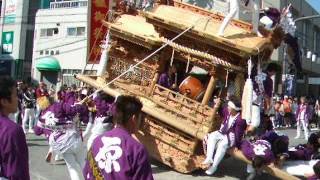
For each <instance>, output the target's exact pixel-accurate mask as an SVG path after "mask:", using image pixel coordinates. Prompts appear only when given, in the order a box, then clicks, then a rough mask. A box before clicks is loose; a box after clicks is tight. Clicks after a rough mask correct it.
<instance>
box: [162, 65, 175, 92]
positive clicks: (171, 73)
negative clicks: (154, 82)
mask: <svg viewBox="0 0 320 180" xmlns="http://www.w3.org/2000/svg"><path fill="white" fill-rule="evenodd" d="M177 75H178V74H177V68H176V67H175V66H174V65H172V66H168V67H167V70H166V71H165V72H163V73H161V74H160V77H159V80H158V84H159V85H160V86H163V87H165V88H168V89H171V90H176V88H177V83H178V82H177V81H178V80H177Z"/></svg>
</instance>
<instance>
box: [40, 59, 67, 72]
mask: <svg viewBox="0 0 320 180" xmlns="http://www.w3.org/2000/svg"><path fill="white" fill-rule="evenodd" d="M36 68H37V69H38V70H39V71H60V70H61V67H60V64H59V61H58V60H57V59H56V58H55V57H52V56H48V57H43V58H39V59H37V60H36Z"/></svg>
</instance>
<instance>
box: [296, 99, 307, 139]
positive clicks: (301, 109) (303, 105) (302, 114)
mask: <svg viewBox="0 0 320 180" xmlns="http://www.w3.org/2000/svg"><path fill="white" fill-rule="evenodd" d="M296 120H297V136H296V137H295V139H298V138H300V133H301V127H300V126H302V127H303V130H304V138H305V139H306V140H308V137H309V129H308V125H309V120H310V107H309V105H308V103H307V101H306V98H305V97H301V98H300V104H299V106H298V109H297V112H296Z"/></svg>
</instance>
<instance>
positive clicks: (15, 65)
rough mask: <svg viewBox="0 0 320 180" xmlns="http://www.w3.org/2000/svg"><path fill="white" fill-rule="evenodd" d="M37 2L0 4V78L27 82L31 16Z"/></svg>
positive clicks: (8, 1) (31, 36) (32, 27)
mask: <svg viewBox="0 0 320 180" xmlns="http://www.w3.org/2000/svg"><path fill="white" fill-rule="evenodd" d="M38 4H39V3H38V2H36V1H29V0H23V1H20V0H6V1H1V17H3V18H1V19H0V24H1V25H0V31H1V36H0V41H1V50H0V74H6V75H11V76H12V77H14V78H16V79H23V80H28V79H29V80H30V70H31V62H32V47H33V31H34V15H35V12H36V11H37V9H38Z"/></svg>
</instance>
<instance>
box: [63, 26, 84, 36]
mask: <svg viewBox="0 0 320 180" xmlns="http://www.w3.org/2000/svg"><path fill="white" fill-rule="evenodd" d="M85 33H86V28H85V27H69V28H68V29H67V35H68V36H84V35H85Z"/></svg>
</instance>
